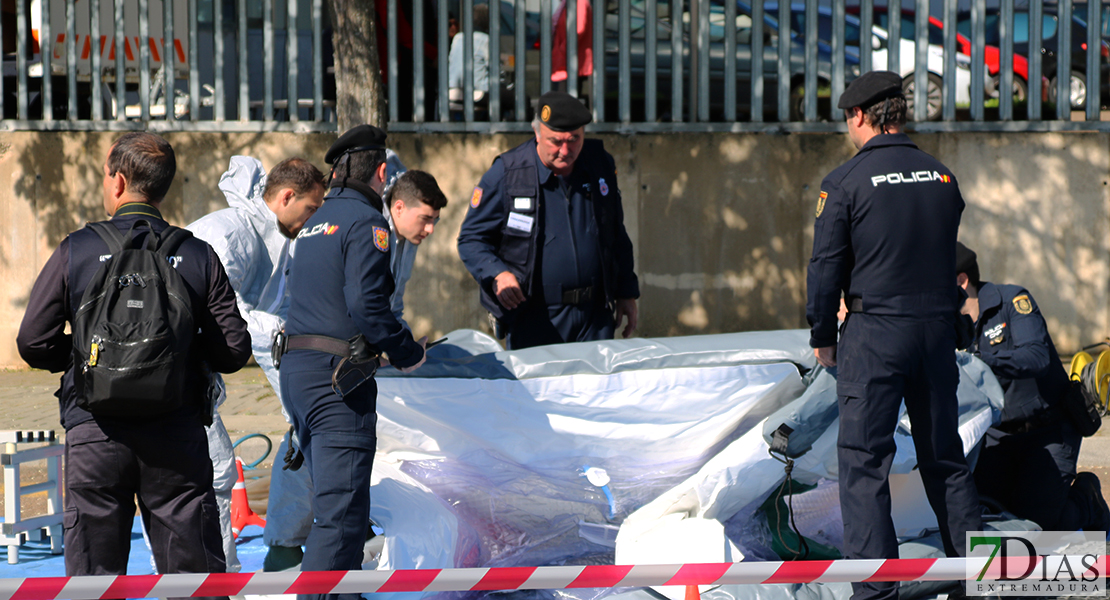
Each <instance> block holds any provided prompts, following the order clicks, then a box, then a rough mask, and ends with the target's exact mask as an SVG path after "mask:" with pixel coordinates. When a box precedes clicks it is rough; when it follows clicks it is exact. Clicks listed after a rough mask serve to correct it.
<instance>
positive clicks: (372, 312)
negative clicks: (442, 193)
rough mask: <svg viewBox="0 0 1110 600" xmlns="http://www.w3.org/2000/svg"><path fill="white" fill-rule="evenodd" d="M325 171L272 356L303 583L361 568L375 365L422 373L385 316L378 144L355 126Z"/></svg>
mask: <svg viewBox="0 0 1110 600" xmlns="http://www.w3.org/2000/svg"><path fill="white" fill-rule="evenodd" d="M325 160H326V161H327V162H328V163H329V164H333V168H332V178H331V183H330V189H329V191H328V194H327V196H325V198H324V204H323V206H322V207H320V209H319V210H318V211H317V212H316V214H315V215H313V216H312V217H311V218H310V219H309V220H308V222H307V223H305V225H304V227H303V228H302V229H301V232H300V234H299V235H298V236H297V251H296V253H295V254H294V256H293V264H292V267H291V269H290V275H289V296H290V306H289V318H288V320H287V321H286V324H285V338H284V341H282V340H280V339H279V342H278V343H277V344H276V345H278V346H281V345H284V349H282V348H278V349H277V350H276V352H277V353H278V354H283V356H282V358H281V361H280V369H279V371H280V374H281V393H282V397H284V398H287V399H288V400H289V403H290V405H291V408H292V412H293V415H292V417H293V426H294V429H295V431H296V433H297V435H298V436H299V440H300V449H301V451H302V452H303V453H304V459H305V464H304V467H302V468H305V467H307V468H309V469H310V474H311V478H312V482H313V487H314V497H313V499H312V514H313V515H314V516H315V521H314V523H313V525H312V530H311V531H310V533H309V534H308V539H307V541H306V542H305V554H304V560H303V562H302V563H301V569H302V570H304V571H346V570H358V569H359V568H360V567H361V564H362V547H363V544H364V543H365V541H366V534H367V524H368V523H369V518H370V469H371V466H372V464H373V460H374V450H375V445H376V441H377V439H376V433H375V426H376V423H377V414H376V399H377V385H376V384H375V382H374V379H373V374H374V372H375V370H376V367H377V366H378V363H379V355H380V354H381V353H384V354H385V355H387V356H388V360H389V362H391V363H392V365H393V366H394V367H397V368H399V369H401V371H403V372H409V371H411V370H413V369H415V368H416V367H418V366H420V365H421V364H423V362H424V340H423V339H421V340H420V341H419V342H417V341H414V340H413V339H412V336H411V335H410V334H409V332H408V331H407V330H406V329H405V328H404V327H402V325H401V323H399V322H398V321H397V317H396V316H394V314H393V311H392V310H391V309H390V295H391V294H392V293H393V289H394V284H393V277H392V276H391V275H390V271H389V263H390V251H391V250H392V249H391V248H390V243H389V239H390V236H389V223H388V222H387V221H386V220H385V217H384V216H383V215H382V206H383V205H382V198H381V196H380V194H381V192H382V190H383V189H384V188H385V177H386V162H385V132H383V131H382V130H381V129H378V128H377V127H373V126H370V125H359V126H358V127H355V128H353V129H351V130H350V131H348V132H346V133H344V134H343V135H342V136H340V138H339V139H338V140H336V142H335V144H333V145H332V147H331V148H330V149H329V150H328V153H327V155H326V157H325ZM339 596H342V597H348V598H351V599H352V600H353V599H357V598H358V597H359V595H358V594H339Z"/></svg>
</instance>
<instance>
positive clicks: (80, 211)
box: [0, 132, 1110, 366]
mask: <svg viewBox="0 0 1110 600" xmlns="http://www.w3.org/2000/svg"><path fill="white" fill-rule="evenodd" d="M117 135H118V134H108V133H33V132H23V133H5V134H3V136H2V137H0V181H4V182H9V181H10V186H9V185H0V219H2V222H3V223H5V224H6V226H7V234H6V235H4V236H3V237H0V365H11V366H18V365H20V364H22V363H21V362H20V361H19V358H18V354H17V353H16V350H15V335H16V332H17V330H18V327H19V322H20V320H21V318H22V315H23V312H24V309H25V306H26V303H27V298H28V294H29V291H30V288H31V285H32V284H33V282H34V279H35V276H36V274H37V273H38V270H39V269H40V268H41V267H42V265H43V263H44V262H45V261H46V259H47V258H48V257H49V256H50V253H51V252H52V251H53V249H54V248H55V247H56V246H57V245H58V243H59V242H60V241H61V240H62V239H63V238H64V237H65V235H66V234H67V233H68V232H70V231H72V230H73V229H75V228H77V227H80V226H81V225H82V224H83V223H84V222H85V221H88V220H98V219H101V218H103V208H102V206H101V205H102V201H101V181H102V177H103V173H102V166H103V163H104V157H105V155H106V153H107V151H108V148H109V147H110V145H111V143H112V140H113V139H115V137H117ZM166 137H167V139H169V141H170V143H172V144H173V146H174V148H175V150H176V151H177V156H178V175H177V178H176V181H175V183H174V187H173V188H172V189H171V191H170V194H169V196H168V199H167V202H166V203H165V204H164V210H165V212H166V214H167V216H168V217H169V218H170V220H171V221H173V222H174V223H176V224H186V223H189V222H191V221H192V220H194V219H196V218H198V217H200V216H201V215H203V214H206V213H207V212H209V211H212V210H216V209H218V208H221V207H223V206H226V204H225V203H224V201H223V198H222V196H221V195H220V194H219V193H218V191H217V189H216V183H217V182H218V181H219V177H220V175H221V174H222V172H223V170H224V169H225V168H226V166H227V162H228V159H229V158H230V157H231V156H232V155H235V154H250V155H253V156H256V157H258V158H259V159H261V160H262V162H263V164H264V165H265V166H266V167H267V168H269V167H272V166H273V165H274V164H276V163H277V162H278V161H280V160H282V159H284V158H286V157H288V156H292V155H301V156H305V157H306V158H309V159H310V160H313V161H314V162H316V163H317V165H318V166H320V167H321V168H323V167H325V166H326V165H324V164H323V160H322V157H323V155H324V152H325V151H326V149H327V147H328V146H329V145H330V143H331V142H332V140H334V135H324V134H206V133H176V134H168V135H167V136H166ZM599 137H601V138H603V139H604V141H605V144H606V148H607V149H609V151H610V152H611V153H612V154H613V155H614V157H615V158H616V161H617V168H618V174H619V183H620V187H621V190H622V193H623V196H624V207H625V217H626V226H627V227H628V231H629V235H630V236H631V238H632V241H633V244H634V245H635V248H636V265H637V269H636V270H637V272H638V274H639V276H640V281H641V289H642V292H643V297H642V299H641V302H640V311H641V321H640V329H639V334H640V335H643V336H651V337H655V336H674V335H694V334H703V333H719V332H732V331H744V330H756V329H782V328H796V327H805V269H806V264H807V262H808V258H809V253H810V248H811V244H812V233H813V214H814V209H815V207H816V203H817V196H818V193H819V191H820V190H819V188H820V183H821V179H822V178H823V177H824V175H825V174H826V173H827V172H828V171H830V170H831V169H833V168H834V167H836V166H837V165H839V164H840V163H842V162H843V161H845V160H847V159H848V158H849V157H851V156H852V154H853V150H854V149H853V148H852V147H851V144H850V142H849V141H848V139H847V137H846V136H844V135H821V134H809V135H785V136H777V135H736V134H685V135H636V136H619V135H603V136H599ZM524 139H526V136H522V135H494V136H488V135H476V134H427V135H417V134H398V135H394V136H391V145H392V147H394V148H395V149H396V150H397V151H398V153H399V154H400V155H401V157H402V158H403V159H404V161H405V163H406V164H407V165H408V166H409V168H421V169H424V170H426V171H429V172H430V173H432V174H433V175H435V176H436V178H437V179H438V180H439V183H440V186H441V187H442V188H443V190H444V192H445V193H446V194H447V197H448V198H449V200H450V202H449V204H448V206H447V208H446V209H444V211H443V213H442V220H441V222H440V225H439V227H438V228H437V230H436V233H435V235H434V236H432V237H431V238H429V239H428V240H427V241H425V243H424V245H425V247H424V248H423V249H422V250H421V251H420V253H419V255H418V259H417V264H416V270H415V272H414V274H413V279H412V281H411V282H410V284H409V287H408V289H407V295H406V298H405V304H406V317H407V318H408V320H409V322H410V323H411V324H412V325H413V327H414V329H415V330H416V333H418V334H428V335H430V336H438V335H440V334H442V333H446V332H448V331H451V330H453V329H457V328H460V327H470V328H479V329H480V328H483V327H484V326H485V314H484V312H483V311H482V310H481V309H480V308H479V306H478V301H477V287H476V285H475V283H474V281H473V280H472V279H471V277H470V275H469V274H468V273H467V272H466V270H465V269H464V268H463V267H462V264H461V262H460V261H459V259H458V255H457V254H456V252H455V237H456V236H457V234H458V230H459V226H460V224H461V222H462V219H463V217H464V215H465V211H466V208H467V203H468V200H469V198H470V194H471V191H472V189H473V187H474V185H475V184H476V183H477V182H478V180H479V179H480V178H481V175H482V173H483V172H484V171H485V169H486V168H487V167H488V166H489V164H490V162H491V161H492V160H493V158H494V157H496V156H497V155H498V154H499V153H500V152H502V151H504V150H506V149H508V148H511V147H512V146H514V145H516V144H517V143H519V142H521V141H523V140H524ZM914 139H915V140H916V141H917V143H918V144H919V145H921V147H922V148H923V149H924V150H926V151H927V152H930V153H931V154H934V155H935V156H937V157H938V158H940V159H941V160H942V161H943V162H945V163H946V164H947V165H948V166H949V167H950V168H952V170H953V171H954V172H955V173H956V176H957V178H958V180H959V182H960V187H961V190H962V191H963V193H964V197H965V198H966V199H967V202H968V208H967V210H966V211H965V213H964V218H963V225H962V229H961V234H960V238H961V240H963V241H964V242H965V243H967V244H968V245H969V246H970V247H972V248H973V249H974V250H976V251H978V252H979V255H980V266H981V270H982V273H983V277H984V279H988V280H992V281H997V282H1012V283H1020V284H1022V285H1025V286H1027V287H1028V288H1029V289H1030V291H1031V292H1032V293H1033V295H1034V297H1035V298H1036V299H1037V300H1038V302H1039V303H1040V305H1041V307H1042V310H1043V312H1044V314H1045V315H1046V317H1047V318H1048V321H1049V325H1050V328H1051V331H1052V334H1053V336H1054V338H1055V339H1056V343H1057V345H1058V346H1059V348H1060V351H1061V352H1062V353H1065V354H1066V353H1070V352H1072V351H1074V350H1076V349H1077V348H1078V347H1080V346H1082V345H1086V344H1089V343H1093V342H1096V341H1099V340H1103V339H1105V338H1106V336H1107V334H1108V333H1110V327H1108V325H1110V289H1108V288H1110V239H1108V233H1110V232H1108V229H1110V227H1108V226H1110V203H1108V198H1107V183H1108V181H1110V135H1108V134H1104V133H1041V134H987V133H983V134H928V135H926V134H920V135H915V136H914Z"/></svg>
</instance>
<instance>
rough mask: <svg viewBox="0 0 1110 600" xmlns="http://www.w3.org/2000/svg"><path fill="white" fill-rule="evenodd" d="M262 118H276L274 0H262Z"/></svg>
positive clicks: (266, 119)
mask: <svg viewBox="0 0 1110 600" xmlns="http://www.w3.org/2000/svg"><path fill="white" fill-rule="evenodd" d="M262 70H263V73H262V120H263V121H273V120H274V0H262Z"/></svg>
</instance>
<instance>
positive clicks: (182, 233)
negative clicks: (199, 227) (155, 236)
mask: <svg viewBox="0 0 1110 600" xmlns="http://www.w3.org/2000/svg"><path fill="white" fill-rule="evenodd" d="M192 237H193V232H191V231H189V230H188V229H182V228H180V227H174V226H173V225H167V226H166V228H165V229H163V230H162V235H161V236H160V242H159V244H158V249H157V250H156V252H157V253H158V256H161V257H162V258H169V256H170V254H172V253H174V252H176V251H177V249H178V248H179V247H181V244H184V243H185V242H186V240H189V239H190V238H192Z"/></svg>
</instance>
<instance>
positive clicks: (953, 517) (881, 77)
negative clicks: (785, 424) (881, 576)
mask: <svg viewBox="0 0 1110 600" xmlns="http://www.w3.org/2000/svg"><path fill="white" fill-rule="evenodd" d="M837 106H838V107H839V108H842V109H845V117H846V120H847V124H848V136H849V137H850V138H851V140H852V143H853V144H854V145H855V146H856V148H858V149H859V153H858V154H856V156H855V157H853V158H852V159H851V160H849V161H848V162H847V163H845V164H844V165H842V166H841V167H839V168H837V169H836V170H834V171H833V172H832V173H830V174H829V175H828V176H827V177H826V178H825V180H824V181H823V182H822V183H821V195H820V197H819V199H818V202H817V221H816V225H815V226H814V232H813V257H812V259H811V260H810V263H809V273H808V277H807V281H806V283H807V288H808V289H807V292H808V302H807V305H806V317H807V319H808V320H809V323H810V326H811V333H810V345H811V346H813V348H814V354H815V355H816V356H817V361H818V362H819V363H820V364H821V365H823V366H825V367H827V368H832V367H838V369H839V373H838V377H837V396H838V402H839V407H840V432H839V438H838V441H837V450H838V453H837V454H838V460H839V483H840V486H839V487H840V507H841V511H842V513H843V518H844V554H845V557H846V558H897V557H898V542H897V539H896V536H895V532H894V523H893V521H892V519H891V516H890V485H889V482H888V480H887V476H888V474H889V472H890V465H891V461H892V459H893V457H894V450H895V446H894V430H895V426H896V425H897V420H898V413H899V407H900V405H901V403H902V400H903V398H904V399H905V403H906V410H907V412H908V413H909V417H910V422H911V424H912V429H913V437H914V444H915V446H916V448H917V460H918V465H919V468H920V469H921V476H922V479H923V481H924V484H925V492H926V495H927V496H928V498H929V503H930V504H931V505H932V507H933V511H934V512H935V513H936V515H937V521H938V522H939V523H940V529H941V537H942V539H943V542H944V549H945V551H946V553H947V554H948V555H949V556H955V555H962V554H963V553H964V545H965V542H964V539H965V535H964V533H965V532H966V531H975V530H978V529H979V527H980V521H979V502H978V497H977V495H976V493H975V485H974V482H973V481H972V478H971V474H970V473H969V472H968V468H967V463H966V461H965V460H964V454H963V442H962V441H961V439H960V435H959V432H958V430H957V416H958V415H957V402H956V386H957V384H958V383H959V373H958V371H957V366H956V359H955V349H956V328H955V324H956V314H957V311H958V308H959V307H958V305H957V302H958V296H957V293H958V290H957V288H956V287H955V286H953V285H952V281H953V279H952V278H953V277H955V275H956V274H955V264H956V260H955V248H956V230H957V229H958V228H959V225H960V214H961V213H962V212H963V208H964V201H963V198H962V197H961V196H960V190H959V188H958V187H957V185H956V181H955V179H954V178H953V176H952V172H951V171H949V170H948V169H947V168H946V167H945V166H944V165H943V164H941V163H940V162H939V161H937V160H936V159H934V158H933V157H931V156H929V155H928V154H925V153H924V152H922V151H921V150H919V149H918V148H917V146H915V145H914V144H913V142H911V141H910V139H909V137H907V136H906V135H905V134H904V133H903V132H902V128H903V126H904V124H905V120H906V99H905V97H904V96H903V95H902V78H901V77H899V76H898V75H897V74H895V73H891V72H889V71H873V72H870V73H867V74H865V75H863V76H862V77H860V78H858V79H856V80H855V81H853V82H852V84H851V85H850V86H849V87H848V89H847V90H845V91H844V94H843V95H842V96H841V97H840V102H839V103H838V105H837ZM842 293H843V294H845V295H846V296H847V298H846V302H847V306H848V310H849V313H848V316H847V319H846V321H845V323H844V326H843V328H842V330H841V332H840V341H839V343H838V342H837V318H836V313H837V310H838V308H839V304H840V299H841V294H842ZM852 587H853V590H854V594H853V598H856V599H857V600H859V599H862V598H895V597H897V595H898V588H897V584H896V583H853V584H852Z"/></svg>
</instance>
